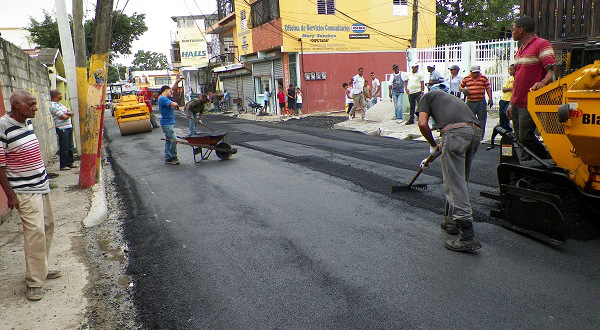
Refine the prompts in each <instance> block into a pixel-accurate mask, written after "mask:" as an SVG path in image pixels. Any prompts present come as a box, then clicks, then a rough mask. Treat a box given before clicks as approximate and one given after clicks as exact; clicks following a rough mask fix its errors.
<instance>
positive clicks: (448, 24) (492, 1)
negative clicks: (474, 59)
mask: <svg viewBox="0 0 600 330" xmlns="http://www.w3.org/2000/svg"><path fill="white" fill-rule="evenodd" d="M436 3H437V6H436V7H437V10H436V11H437V18H436V20H437V44H448V43H459V42H464V41H478V40H488V39H499V38H505V37H507V33H506V32H507V31H508V30H510V27H511V24H512V22H513V21H514V20H515V19H516V18H517V17H518V14H519V0H436Z"/></svg>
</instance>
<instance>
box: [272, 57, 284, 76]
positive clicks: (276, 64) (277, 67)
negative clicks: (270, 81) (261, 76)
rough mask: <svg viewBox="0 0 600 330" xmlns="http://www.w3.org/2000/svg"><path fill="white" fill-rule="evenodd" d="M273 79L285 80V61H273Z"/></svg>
mask: <svg viewBox="0 0 600 330" xmlns="http://www.w3.org/2000/svg"><path fill="white" fill-rule="evenodd" d="M273 78H275V79H283V61H282V60H281V59H279V60H275V61H273Z"/></svg>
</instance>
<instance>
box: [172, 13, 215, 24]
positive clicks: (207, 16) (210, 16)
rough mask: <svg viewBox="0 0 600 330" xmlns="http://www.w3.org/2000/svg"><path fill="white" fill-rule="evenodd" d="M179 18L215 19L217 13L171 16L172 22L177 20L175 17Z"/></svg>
mask: <svg viewBox="0 0 600 330" xmlns="http://www.w3.org/2000/svg"><path fill="white" fill-rule="evenodd" d="M179 18H186V19H217V14H210V15H187V16H171V19H172V20H173V22H177V19H179Z"/></svg>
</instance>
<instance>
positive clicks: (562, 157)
mask: <svg viewBox="0 0 600 330" xmlns="http://www.w3.org/2000/svg"><path fill="white" fill-rule="evenodd" d="M586 50H587V51H589V52H587V53H585V54H584V55H585V57H586V58H587V60H586V61H584V62H583V63H582V64H587V63H590V62H593V63H591V64H588V65H585V66H583V67H581V68H577V66H576V67H575V68H573V66H571V63H568V67H570V69H571V72H570V73H569V74H568V75H566V76H564V77H561V78H559V79H557V80H556V81H555V82H553V83H551V84H549V85H547V86H545V87H544V88H542V89H540V90H537V91H532V92H529V95H528V104H529V108H528V110H529V113H530V114H531V117H532V119H533V121H534V123H535V125H536V127H537V130H538V131H539V133H540V134H541V136H542V138H543V140H544V143H545V145H546V147H547V148H548V151H549V152H550V155H551V156H552V159H551V160H544V159H540V158H538V157H537V156H536V155H535V154H534V153H533V152H531V151H529V150H528V149H527V147H526V146H524V145H522V144H521V143H520V142H519V141H518V140H517V139H515V138H514V136H513V135H512V133H510V132H507V131H505V130H503V129H502V128H500V127H499V126H497V127H496V128H495V130H496V131H497V132H498V133H500V134H501V135H502V139H501V141H500V144H501V153H500V162H501V164H500V165H499V166H498V168H497V173H498V183H499V191H498V192H495V193H490V192H482V195H483V196H484V197H488V198H492V199H495V200H497V201H498V202H499V203H498V204H497V209H494V210H492V212H491V216H492V217H494V218H496V219H499V220H501V225H502V226H505V227H507V228H509V229H513V230H515V231H517V232H520V233H523V234H526V235H528V236H531V237H534V238H537V239H540V240H542V241H545V242H549V243H551V244H561V243H563V242H565V241H566V240H567V239H569V238H577V239H583V240H586V239H594V238H595V237H596V236H597V235H598V231H599V230H600V229H599V227H600V226H599V223H600V47H587V48H586ZM573 54H574V55H578V56H579V55H581V54H578V53H576V52H575V49H574V50H573ZM579 57H581V56H579ZM573 58H576V57H575V56H573ZM577 58H578V57H577ZM515 144H516V145H518V147H519V148H518V149H520V152H525V153H527V154H529V155H530V156H531V157H532V158H533V159H534V160H533V161H531V162H533V164H525V163H523V162H521V161H519V158H518V157H517V151H516V149H515Z"/></svg>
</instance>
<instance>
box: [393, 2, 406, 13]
mask: <svg viewBox="0 0 600 330" xmlns="http://www.w3.org/2000/svg"><path fill="white" fill-rule="evenodd" d="M392 1H393V2H394V3H393V4H394V5H393V12H392V14H393V15H394V16H408V0H392Z"/></svg>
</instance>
